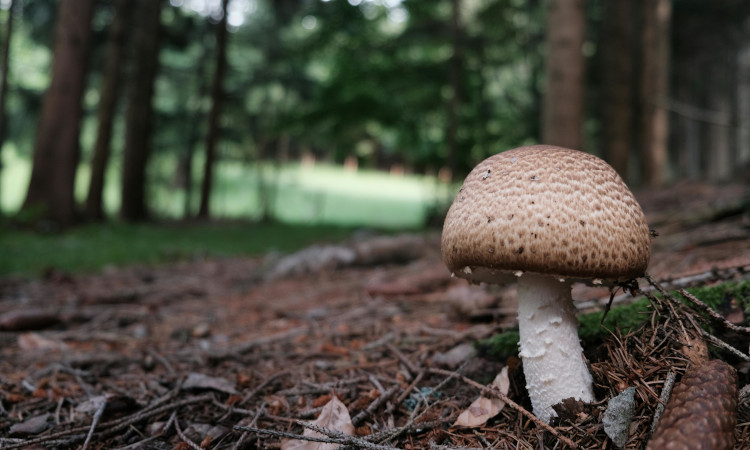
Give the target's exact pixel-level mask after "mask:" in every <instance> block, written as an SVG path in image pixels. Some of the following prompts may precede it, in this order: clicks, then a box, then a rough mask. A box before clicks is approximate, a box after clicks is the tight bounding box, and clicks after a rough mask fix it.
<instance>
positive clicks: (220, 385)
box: [182, 372, 237, 394]
mask: <svg viewBox="0 0 750 450" xmlns="http://www.w3.org/2000/svg"><path fill="white" fill-rule="evenodd" d="M182 388H183V389H212V390H214V391H219V392H225V393H227V394H237V390H236V389H235V387H234V383H233V382H231V381H229V380H227V379H226V378H220V377H210V376H208V375H204V374H202V373H197V372H192V373H190V374H189V375H188V377H187V380H185V382H184V383H183V384H182Z"/></svg>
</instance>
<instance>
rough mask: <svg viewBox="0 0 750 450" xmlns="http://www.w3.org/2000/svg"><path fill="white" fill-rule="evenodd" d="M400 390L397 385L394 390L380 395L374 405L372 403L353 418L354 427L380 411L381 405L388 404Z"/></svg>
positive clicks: (391, 389) (373, 402)
mask: <svg viewBox="0 0 750 450" xmlns="http://www.w3.org/2000/svg"><path fill="white" fill-rule="evenodd" d="M398 389H399V386H398V385H395V386H393V387H392V388H390V389H388V390H387V391H385V392H383V393H382V394H380V396H378V398H376V399H375V400H373V401H372V403H370V404H369V405H368V406H367V408H366V409H363V410H362V411H360V412H359V413H358V414H357V415H356V416H354V417H353V418H352V425H354V426H355V427H356V426H357V425H359V423H360V422H362V421H363V420H364V419H365V418H366V417H367V416H369V415H370V414H372V412H373V411H375V410H376V409H378V408H379V407H380V405H382V404H383V403H385V402H387V401H388V400H389V399H390V398H391V397H393V395H394V394H395V393H396V391H398Z"/></svg>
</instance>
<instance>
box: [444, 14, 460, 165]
mask: <svg viewBox="0 0 750 450" xmlns="http://www.w3.org/2000/svg"><path fill="white" fill-rule="evenodd" d="M450 28H451V43H452V46H453V55H452V56H451V58H450V68H449V70H450V74H449V79H450V84H451V98H450V101H449V102H448V156H447V158H446V162H445V164H446V166H447V167H448V168H449V169H450V171H451V176H453V177H455V176H456V173H457V153H458V139H457V135H458V108H459V107H460V106H461V66H462V64H463V62H462V59H463V55H462V49H461V0H451V27H450Z"/></svg>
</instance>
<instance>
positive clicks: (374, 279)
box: [0, 184, 750, 449]
mask: <svg viewBox="0 0 750 450" xmlns="http://www.w3.org/2000/svg"><path fill="white" fill-rule="evenodd" d="M748 199H750V189H749V187H748V186H743V185H726V186H708V185H697V184H681V185H677V186H673V187H670V188H667V189H664V190H660V191H656V192H651V193H649V194H648V195H642V196H640V197H639V200H640V201H641V203H642V205H643V207H644V210H645V211H646V212H647V216H648V219H649V223H650V225H651V227H652V228H654V229H656V230H657V231H658V233H659V236H658V237H656V238H655V239H654V241H653V242H654V251H653V255H652V260H651V261H652V262H651V266H650V268H649V274H650V276H651V278H652V279H653V280H656V282H655V283H654V284H658V283H661V284H662V285H664V286H667V287H668V288H670V289H671V288H680V287H686V286H688V285H690V286H692V285H700V286H711V285H715V284H717V283H725V282H739V281H742V280H747V279H750V212H748V211H749V210H748ZM439 247H440V245H439V233H437V232H432V233H425V234H420V235H397V236H386V237H378V236H373V235H369V234H366V233H362V234H361V235H357V236H353V237H352V238H351V240H350V241H347V242H345V243H342V244H340V245H335V246H333V245H320V246H315V247H312V248H308V249H306V250H303V251H301V252H298V253H295V254H292V255H286V256H279V255H267V256H263V257H247V258H226V259H206V260H194V261H185V262H180V263H175V264H171V265H163V266H130V267H126V268H111V269H106V270H104V271H102V272H101V273H95V274H84V275H70V274H68V273H66V272H64V271H61V270H59V269H50V270H49V271H48V272H47V273H46V275H45V276H44V277H42V278H40V279H28V278H18V277H6V278H0V330H2V331H0V349H1V350H0V352H1V353H0V354H1V355H2V356H1V357H0V374H1V378H0V447H2V448H134V449H135V448H139V449H169V448H180V449H187V448H210V449H218V448H222V449H225V448H226V449H230V448H279V447H281V448H284V449H291V448H294V449H307V448H316V449H318V448H338V446H339V445H344V446H348V447H351V448H467V447H468V448H489V447H493V448H528V449H536V448H572V447H578V448H598V449H605V448H615V447H614V445H613V443H612V442H611V441H610V439H609V438H608V437H607V434H606V433H605V430H604V427H603V426H602V416H603V411H604V410H605V408H606V406H607V401H608V400H609V399H610V398H612V397H613V396H615V395H617V394H618V393H619V392H621V391H622V390H624V389H625V388H626V387H628V386H632V387H635V389H636V395H635V406H634V408H635V412H634V418H633V423H632V424H631V425H630V427H629V430H628V431H629V433H628V435H629V438H628V441H627V444H626V447H627V448H643V446H644V445H645V442H646V440H647V439H648V437H649V436H650V434H651V431H650V427H651V422H652V420H653V416H654V414H655V411H656V407H657V405H658V404H659V395H660V394H661V392H662V388H663V387H664V382H665V380H666V379H667V377H668V374H669V372H673V373H675V374H676V375H677V379H678V380H679V378H680V376H681V375H682V374H683V373H684V372H685V370H686V369H687V368H688V366H689V365H690V364H691V363H690V362H689V361H690V360H689V357H690V355H688V353H689V352H688V350H686V349H685V344H686V340H690V339H693V340H695V339H698V340H707V341H708V344H709V348H710V349H711V353H712V355H713V357H714V358H721V359H724V360H725V361H726V362H728V363H729V364H730V365H732V366H733V367H734V368H735V369H737V372H738V375H739V386H740V387H742V386H745V385H746V384H747V383H748V378H749V377H750V374H749V372H750V361H748V359H747V351H748V343H750V336H748V335H747V334H743V330H744V331H746V330H745V329H743V328H742V327H743V326H746V325H747V321H746V318H745V309H743V307H742V306H747V305H750V298H744V299H743V298H726V299H724V300H725V301H724V302H723V303H722V304H721V305H720V309H719V314H720V316H721V317H718V318H717V317H714V318H713V319H710V318H709V316H707V315H706V314H705V313H704V312H703V311H700V310H699V309H698V307H697V306H696V305H694V304H691V303H682V302H674V301H673V300H674V297H670V296H662V297H658V298H657V297H654V296H653V295H652V294H649V292H652V291H653V288H652V287H650V286H651V283H649V282H648V281H647V280H640V283H641V287H642V288H643V292H645V293H646V294H648V295H649V296H650V297H651V301H652V303H653V310H652V312H651V314H650V316H645V317H644V321H643V325H642V326H641V327H640V328H639V329H638V330H637V331H636V332H633V333H630V334H628V335H626V336H622V335H619V334H618V333H616V332H614V333H611V334H610V333H608V332H603V333H602V334H601V338H600V339H599V341H598V342H589V343H587V345H586V349H585V350H586V355H587V357H588V359H589V362H590V365H591V368H592V375H593V376H594V382H595V386H596V394H597V398H598V399H599V400H600V401H599V402H598V403H596V404H594V405H578V406H576V407H570V408H568V409H567V410H565V409H563V410H561V411H560V415H561V416H562V417H563V418H562V419H560V420H559V421H558V422H556V423H553V426H551V427H548V426H545V425H543V424H541V423H538V422H537V421H535V420H533V418H532V417H531V416H530V414H529V413H528V411H529V410H530V405H529V400H528V396H527V393H526V391H525V387H524V383H523V374H522V371H521V369H520V368H519V363H518V360H517V358H516V357H515V356H514V355H509V356H507V357H496V356H490V355H489V354H486V353H483V352H481V351H480V352H479V353H477V348H476V347H475V346H473V345H471V344H473V343H475V342H476V341H478V340H480V339H484V338H489V337H491V336H493V335H495V334H497V333H498V332H500V331H502V330H505V329H508V328H512V327H513V326H514V322H515V305H514V292H513V288H512V287H511V288H506V289H499V288H493V287H486V286H469V285H468V284H467V283H465V282H464V281H462V280H459V279H454V278H451V277H450V276H449V273H448V272H447V270H446V269H445V267H444V265H443V263H442V261H441V259H440V250H439ZM639 295H640V294H639ZM747 295H748V296H750V293H748V294H747ZM574 296H575V297H576V299H577V300H578V301H579V307H580V308H581V309H585V310H587V311H591V310H602V309H603V308H604V305H605V304H606V303H607V301H608V300H609V297H610V295H609V290H608V289H607V288H602V287H599V288H588V287H584V286H576V287H575V289H574ZM632 301H633V299H632V298H631V297H630V295H618V296H616V299H615V307H617V305H619V304H623V303H629V302H632ZM711 320H712V321H713V322H710V321H711ZM724 320H725V321H726V322H722V321H724ZM717 323H718V325H717ZM702 324H706V325H705V326H704V327H700V326H699V325H702ZM727 324H730V325H727ZM731 324H734V325H735V327H734V328H732V326H731ZM706 327H709V329H710V330H712V334H711V335H710V336H708V335H707V334H705V333H704V334H703V336H700V334H701V331H700V330H701V329H706ZM738 330H739V331H738ZM466 344H469V345H466ZM730 346H731V347H734V348H735V349H737V350H735V351H730V350H727V349H728V347H730ZM503 367H508V377H507V379H506V384H507V385H506V388H507V390H503V392H505V393H503V392H498V389H487V388H483V386H485V385H487V384H489V383H490V382H492V380H493V379H494V378H495V375H497V374H498V373H501V369H503ZM501 384H502V383H501ZM501 390H502V389H501ZM480 394H482V395H484V396H486V397H488V400H486V401H487V402H488V403H485V407H480V408H476V407H475V408H469V405H470V404H471V403H472V402H473V401H474V400H475V399H476V398H477V397H479V396H480ZM497 398H500V399H502V400H505V403H506V405H505V406H504V407H503V408H502V410H500V411H499V413H498V414H497V415H496V416H494V417H489V416H490V415H491V414H490V413H489V412H488V408H489V409H492V408H495V409H498V404H499V403H498V402H497V401H495V402H494V403H493V402H491V399H497ZM341 404H343V405H344V406H345V409H346V411H344V408H341ZM490 404H491V405H492V406H491V407H490V406H487V405H490ZM467 408H468V409H467ZM464 410H468V411H469V412H470V413H471V415H472V417H473V418H474V419H477V422H478V423H474V424H471V425H468V426H454V425H453V424H454V422H455V421H456V419H457V417H458V416H459V414H460V413H461V412H462V411H464ZM571 411H572V412H571ZM738 414H739V420H738V425H737V426H736V428H735V437H736V440H737V443H736V446H735V447H736V448H750V405H748V404H747V403H746V400H745V398H744V397H742V398H741V399H740V408H739V413H738ZM482 416H486V417H482ZM479 419H481V420H479ZM303 423H307V424H309V423H314V424H316V425H317V426H318V427H319V428H318V429H317V431H315V430H313V428H311V427H314V426H315V425H311V426H305V425H303ZM321 427H322V428H321ZM331 430H338V431H339V432H338V433H336V432H335V431H331ZM295 436H296V437H299V438H300V439H293V438H294V437H295ZM311 439H318V442H314V441H312V440H311ZM321 441H322V442H321Z"/></svg>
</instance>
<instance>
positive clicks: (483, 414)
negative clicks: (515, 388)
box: [453, 366, 510, 428]
mask: <svg viewBox="0 0 750 450" xmlns="http://www.w3.org/2000/svg"><path fill="white" fill-rule="evenodd" d="M491 385H492V386H495V387H496V388H498V389H499V390H500V392H502V393H503V394H507V393H508V389H509V388H510V380H509V379H508V367H507V366H505V367H503V370H501V371H500V373H499V374H498V375H497V376H496V377H495V380H494V381H493V382H492V384H491ZM504 406H505V402H503V401H502V400H500V399H498V398H487V397H479V398H478V399H476V400H474V402H473V403H472V404H471V405H470V406H469V407H468V408H467V409H466V410H464V412H462V413H461V415H459V416H458V419H456V422H455V423H454V424H453V426H454V427H470V428H476V427H480V426H482V425H484V424H485V423H487V421H488V420H490V419H491V418H493V417H495V416H496V415H498V414H499V413H500V411H502V410H503V407H504Z"/></svg>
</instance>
